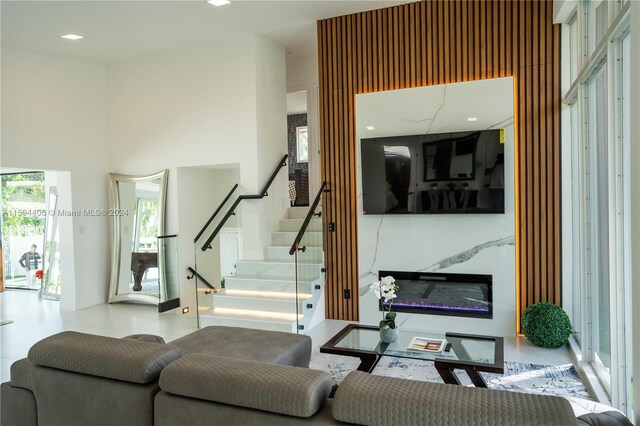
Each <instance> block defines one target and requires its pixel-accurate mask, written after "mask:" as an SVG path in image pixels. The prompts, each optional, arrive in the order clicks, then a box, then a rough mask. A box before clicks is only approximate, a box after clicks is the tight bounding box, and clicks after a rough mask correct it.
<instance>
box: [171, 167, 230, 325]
mask: <svg viewBox="0 0 640 426" xmlns="http://www.w3.org/2000/svg"><path fill="white" fill-rule="evenodd" d="M238 178H239V176H238V169H237V168H227V169H221V170H217V169H210V168H200V167H179V168H178V169H177V193H178V200H177V205H178V229H179V230H180V233H181V235H185V236H191V237H190V238H179V239H178V244H179V247H178V251H179V253H178V255H179V258H180V261H179V263H180V265H185V266H184V268H182V269H180V270H181V271H184V269H185V268H186V267H187V266H191V267H194V268H195V267H196V264H197V270H198V272H199V273H200V274H201V275H203V276H204V277H205V278H206V279H207V281H209V282H210V283H211V284H212V285H214V286H216V287H218V288H220V287H219V284H220V276H221V273H220V262H219V258H220V246H219V244H215V242H214V244H213V249H212V250H207V251H205V252H203V251H202V250H201V249H200V247H201V246H202V244H204V241H206V238H207V237H208V233H205V234H206V235H205V234H203V236H202V237H201V238H200V240H199V244H198V245H197V247H195V248H194V244H193V239H194V238H195V236H196V235H197V234H198V232H199V231H200V229H201V228H202V226H203V225H204V224H205V223H206V221H207V219H209V216H210V215H211V214H212V213H213V212H214V211H215V209H216V208H217V207H218V205H220V203H221V202H222V200H224V197H226V195H227V193H228V192H229V190H230V189H231V188H232V187H233V185H234V184H235V183H237V182H238ZM218 223H219V222H218V220H214V222H213V224H212V225H211V227H210V228H209V230H211V228H213V227H214V226H216V225H217V224H218ZM218 240H219V239H216V242H218ZM179 277H180V304H181V305H182V306H189V307H195V306H196V296H195V285H194V281H191V280H187V278H186V277H187V273H186V271H185V272H184V273H181V274H180V275H179ZM194 312H195V310H194Z"/></svg>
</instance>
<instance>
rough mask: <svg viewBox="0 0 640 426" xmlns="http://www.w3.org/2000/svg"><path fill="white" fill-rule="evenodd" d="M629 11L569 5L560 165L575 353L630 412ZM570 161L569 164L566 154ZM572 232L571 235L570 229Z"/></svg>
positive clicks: (599, 4)
mask: <svg viewBox="0 0 640 426" xmlns="http://www.w3.org/2000/svg"><path fill="white" fill-rule="evenodd" d="M629 11H630V8H629V7H624V2H619V3H615V4H614V3H612V2H608V1H603V0H591V1H589V0H585V1H580V2H576V6H575V13H574V14H573V16H572V17H571V18H570V19H568V20H567V21H566V22H565V23H564V25H565V30H564V34H566V37H564V38H563V40H562V61H563V62H564V63H565V64H567V66H566V67H565V68H564V70H565V72H566V73H567V74H566V77H568V78H566V79H565V80H564V90H565V93H563V99H564V101H565V103H566V108H567V109H568V111H566V115H565V116H566V117H567V118H568V119H567V120H563V123H562V126H565V127H564V133H563V134H570V137H563V141H562V143H563V144H571V146H570V149H567V151H566V152H570V153H571V155H570V156H563V160H562V161H563V167H568V168H570V170H571V172H570V173H566V176H567V178H569V176H570V179H571V182H570V185H569V187H570V190H569V192H570V194H567V195H566V197H567V198H564V199H563V202H565V203H570V204H571V213H572V214H571V215H570V216H567V217H566V218H565V221H570V222H569V223H567V222H565V223H563V226H566V228H565V229H570V230H571V231H570V237H568V238H565V239H564V240H563V245H567V246H568V247H570V249H569V250H568V252H569V253H571V256H566V258H565V259H563V268H565V270H567V271H571V272H570V274H569V276H570V277H571V278H570V281H571V282H570V284H569V283H567V285H566V286H565V287H564V290H565V291H570V292H571V294H563V300H569V301H571V319H572V325H573V339H572V340H573V343H574V345H573V347H574V350H575V352H576V355H577V357H578V358H579V359H581V360H582V361H584V362H585V363H586V365H585V369H587V370H589V371H587V372H586V373H587V374H586V376H588V377H589V378H590V380H591V384H592V386H594V387H599V388H600V389H603V390H604V391H605V392H606V393H607V394H608V396H609V398H610V401H608V403H609V404H611V405H613V406H615V407H616V408H618V409H620V410H622V411H624V412H625V413H626V414H628V415H630V414H631V404H630V401H631V397H632V380H631V378H632V373H633V372H632V363H631V348H632V340H631V336H632V333H631V329H632V327H633V324H632V322H631V300H630V297H629V295H630V294H631V282H630V280H631V274H630V271H631V264H630V250H629V247H630V242H629V235H630V219H629V217H630V212H631V208H630V204H631V202H630V200H631V191H630V186H631V182H630V170H631V162H630V160H629V157H630V143H631V142H630V138H629V127H630V124H629V123H630V116H631V111H630V103H629V93H630V86H629V80H630V68H629V61H628V58H629V54H630V45H629V43H630V42H629V39H630V37H629V35H628V33H629V19H628V16H625V14H629V13H630V12H629ZM568 157H570V158H568ZM567 234H569V233H567Z"/></svg>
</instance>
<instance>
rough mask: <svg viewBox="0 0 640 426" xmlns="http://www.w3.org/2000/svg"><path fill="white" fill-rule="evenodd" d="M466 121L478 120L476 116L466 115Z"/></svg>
mask: <svg viewBox="0 0 640 426" xmlns="http://www.w3.org/2000/svg"><path fill="white" fill-rule="evenodd" d="M467 121H478V117H467Z"/></svg>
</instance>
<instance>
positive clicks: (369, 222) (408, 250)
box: [356, 78, 516, 336]
mask: <svg viewBox="0 0 640 426" xmlns="http://www.w3.org/2000/svg"><path fill="white" fill-rule="evenodd" d="M497 80H498V79H493V81H492V82H491V83H489V84H498V83H499V85H500V87H502V91H501V92H500V95H499V96H498V95H496V93H497V92H496V91H495V90H494V88H493V86H492V88H491V89H490V90H489V92H491V95H490V96H484V97H482V96H478V95H476V94H474V95H468V96H467V97H466V98H465V96H464V93H465V92H464V90H462V89H461V86H458V84H459V83H458V84H450V85H447V88H446V91H445V90H442V88H441V87H440V88H439V87H438V86H432V87H430V88H420V89H417V90H418V91H420V90H425V91H426V92H428V91H429V90H433V94H432V95H428V93H427V97H426V100H425V99H423V100H422V101H421V102H423V104H422V106H421V107H419V106H412V105H411V103H412V102H414V101H416V102H420V99H414V96H415V93H419V92H416V89H408V90H406V91H405V90H403V91H389V92H378V93H372V94H365V95H358V96H357V97H356V140H357V156H356V158H357V168H358V172H357V178H358V209H359V216H358V251H359V253H358V255H359V256H358V263H359V274H360V296H361V297H360V303H359V305H360V321H361V322H363V323H367V324H377V323H378V322H379V321H380V319H381V313H380V312H379V310H378V301H377V299H376V298H375V296H374V295H373V294H371V293H367V286H368V285H369V284H370V283H372V282H373V281H375V280H376V279H377V277H378V271H380V270H392V271H394V270H395V271H425V272H451V273H469V274H489V275H492V276H493V319H477V318H461V317H447V316H434V315H418V314H404V313H399V314H398V320H397V321H398V323H399V326H400V327H402V328H405V329H409V330H418V331H420V330H424V331H430V330H433V331H441V332H447V331H449V332H461V333H477V334H484V335H495V336H514V335H515V329H516V314H515V301H516V300H515V299H516V298H515V293H516V282H515V207H514V206H515V203H514V127H513V79H512V78H506V79H499V80H502V81H500V82H498V81H497ZM462 84H476V82H473V83H462ZM481 84H485V85H486V84H487V83H481ZM487 87H488V86H484V88H480V89H479V90H480V91H485V90H487ZM465 90H466V89H465ZM394 92H395V93H394ZM400 92H401V93H402V95H399V94H398V93H400ZM474 93H475V92H474ZM389 96H391V97H392V98H389ZM395 96H407V97H409V98H411V99H409V98H400V100H398V101H397V102H394V101H393V97H395ZM483 98H484V99H485V100H487V101H488V102H490V103H492V104H493V106H494V107H492V108H486V107H484V106H482V105H480V104H479V102H481V101H482V99H483ZM401 99H406V100H407V101H406V102H403V101H402V100H401ZM465 99H466V102H463V103H461V102H460V100H465ZM472 99H474V100H473V101H472ZM478 99H480V100H478ZM381 100H383V101H384V102H381ZM427 104H428V105H427ZM498 104H500V105H498ZM372 105H373V106H375V108H373V109H374V110H375V112H376V113H377V114H378V115H377V116H376V117H375V121H372V120H371V118H372V116H371V114H369V113H365V111H368V109H370V107H371V106H372ZM384 105H386V108H388V109H389V111H388V113H385V111H383V110H382V111H381V110H380V109H381V108H384ZM467 108H469V111H465V109H467ZM504 108H506V111H507V115H506V116H505V117H503V118H502V119H489V120H488V123H490V124H491V126H493V125H495V124H496V123H502V124H501V126H500V127H502V128H504V129H505V132H504V134H505V139H504V143H505V145H504V154H505V155H504V158H505V169H504V179H505V213H504V214H466V215H462V214H434V215H428V214H414V215H363V214H362V181H361V175H360V139H361V138H362V137H372V136H371V134H370V133H367V131H366V130H364V126H366V125H369V124H375V126H376V130H377V131H378V130H379V131H380V132H383V133H384V134H383V135H380V136H389V135H394V134H395V135H402V134H420V133H422V134H424V133H443V129H446V132H455V131H466V130H473V129H469V127H467V126H469V125H470V123H468V122H467V120H466V117H467V116H468V115H477V116H478V117H479V121H478V127H477V129H483V128H489V127H490V126H489V125H487V126H484V125H483V124H482V122H481V121H480V120H483V119H486V118H487V115H489V114H490V111H497V110H503V111H504V110H505V109H504ZM405 109H406V111H404V112H406V113H407V114H411V115H410V116H406V115H404V112H403V110H405ZM471 111H475V114H471ZM421 114H422V115H421ZM458 115H460V117H462V120H460V117H458ZM385 119H386V121H383V120H385ZM409 119H410V120H409ZM503 120H504V121H503ZM452 123H459V124H456V125H452ZM420 125H421V126H426V127H428V128H429V131H426V127H425V129H423V130H422V131H421V132H418V131H417V130H416V129H417V128H412V129H411V130H410V133H406V132H407V127H412V126H420ZM473 125H475V124H473ZM394 126H395V127H394ZM456 126H458V127H456ZM460 126H462V127H460ZM492 128H493V127H492ZM477 129H476V130H477ZM478 161H479V160H476V162H478ZM484 166H486V165H484ZM489 166H491V164H490V165H489ZM445 259H450V260H451V264H449V265H447V266H445V267H442V265H440V264H439V263H440V262H441V261H443V260H445Z"/></svg>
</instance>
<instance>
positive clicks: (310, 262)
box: [238, 259, 322, 265]
mask: <svg viewBox="0 0 640 426" xmlns="http://www.w3.org/2000/svg"><path fill="white" fill-rule="evenodd" d="M238 263H269V264H277V263H280V264H283V265H291V264H292V263H295V262H294V260H293V259H291V261H288V260H282V259H259V260H250V259H243V260H238ZM298 263H300V264H302V265H322V261H320V260H299V261H298Z"/></svg>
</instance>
